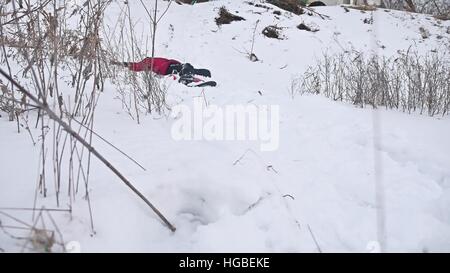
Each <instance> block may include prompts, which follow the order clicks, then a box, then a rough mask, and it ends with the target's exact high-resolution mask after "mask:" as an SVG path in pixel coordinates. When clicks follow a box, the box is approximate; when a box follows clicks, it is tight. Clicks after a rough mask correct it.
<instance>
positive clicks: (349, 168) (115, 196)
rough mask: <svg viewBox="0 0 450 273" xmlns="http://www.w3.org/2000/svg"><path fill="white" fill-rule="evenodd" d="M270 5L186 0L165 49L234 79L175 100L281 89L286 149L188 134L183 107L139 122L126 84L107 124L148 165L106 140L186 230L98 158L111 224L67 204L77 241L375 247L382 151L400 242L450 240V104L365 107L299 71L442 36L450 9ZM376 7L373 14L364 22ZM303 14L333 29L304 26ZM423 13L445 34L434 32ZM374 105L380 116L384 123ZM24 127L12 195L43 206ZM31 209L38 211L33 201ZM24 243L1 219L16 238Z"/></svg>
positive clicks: (427, 45)
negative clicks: (439, 107) (302, 9)
mask: <svg viewBox="0 0 450 273" xmlns="http://www.w3.org/2000/svg"><path fill="white" fill-rule="evenodd" d="M130 4H131V6H132V14H134V16H135V18H134V20H135V22H136V28H137V29H138V30H137V32H138V33H140V32H141V31H143V32H144V33H145V32H147V33H148V31H149V27H148V26H149V23H148V19H147V17H146V13H145V11H144V10H143V9H142V7H141V6H140V4H139V1H130ZM121 5H122V3H121V2H120V1H118V2H114V3H112V4H111V6H110V7H109V8H108V10H107V12H106V17H107V18H106V19H107V22H108V24H107V25H106V26H105V30H104V31H106V32H109V31H110V30H111V29H112V26H113V25H114V22H115V19H116V18H117V17H118V15H119V13H120V12H121V10H120V8H119V7H120V6H121ZM221 6H226V7H227V8H228V9H229V11H230V12H232V13H235V14H238V15H240V16H242V17H244V18H245V19H246V20H245V21H240V22H233V23H231V24H229V25H223V26H221V27H218V26H217V25H216V24H215V22H214V18H215V17H216V16H217V12H218V9H219V8H220V7H221ZM270 7H271V8H273V9H270V10H266V9H264V8H258V7H254V6H251V5H248V4H247V3H245V2H243V1H242V2H241V1H224V0H223V1H222V0H219V1H213V2H210V3H202V4H198V5H194V6H189V5H177V4H174V5H173V6H172V7H171V8H170V10H169V11H168V13H167V15H166V16H165V17H164V18H163V19H162V21H161V25H160V26H159V29H158V38H157V44H158V48H157V50H156V52H157V55H159V56H163V57H170V58H174V59H178V60H180V61H183V62H190V63H192V64H193V65H195V66H196V67H206V68H210V70H211V72H212V74H213V78H214V80H216V81H217V82H218V83H219V84H218V86H217V87H216V88H205V89H204V91H203V92H202V89H192V88H187V87H185V86H183V85H180V84H178V83H176V82H174V81H173V80H172V79H165V81H166V83H167V84H168V85H170V88H169V103H170V104H171V105H172V106H173V105H175V104H177V103H185V104H187V105H190V104H191V103H192V101H193V99H194V98H196V97H199V96H201V97H202V98H204V99H205V100H206V101H207V102H208V103H210V104H215V105H218V106H225V105H234V104H256V105H272V104H276V105H279V106H280V142H279V149H278V150H276V151H273V152H261V151H260V150H259V143H257V142H251V141H203V140H200V141H189V142H187V141H175V140H173V138H172V137H171V126H172V124H173V122H174V120H173V119H172V118H159V117H156V116H145V117H144V118H143V121H142V122H141V124H140V125H137V124H136V123H135V122H134V121H132V120H131V119H130V118H129V116H128V115H127V114H126V113H124V112H123V111H122V110H121V103H120V101H118V100H116V99H114V98H115V96H116V91H115V90H114V87H113V86H112V85H110V86H109V87H108V88H106V91H105V93H104V94H103V95H102V97H101V99H100V103H99V107H98V110H97V111H98V112H97V114H96V131H97V132H98V133H99V134H101V135H102V136H103V137H105V138H106V139H108V140H110V141H111V142H112V143H114V144H115V145H116V146H118V147H121V148H122V149H123V150H125V151H126V152H127V153H128V154H130V155H132V156H133V157H134V158H135V159H137V160H138V161H139V162H140V163H141V164H143V165H144V166H145V167H146V168H147V169H148V170H147V171H146V172H144V171H142V170H140V169H139V168H137V167H136V166H135V165H133V164H132V163H130V162H129V161H127V160H126V159H124V157H123V156H122V155H121V154H119V153H117V152H116V151H114V150H112V149H111V148H110V147H109V146H107V145H105V144H104V143H102V142H101V141H100V140H96V141H95V145H96V147H98V150H100V151H101V152H102V153H103V154H105V156H107V157H108V158H109V159H111V161H112V162H113V163H115V164H116V165H117V166H118V167H119V168H120V169H121V170H122V171H123V173H124V174H125V176H127V177H129V178H130V179H131V180H132V181H133V182H134V183H135V185H136V186H137V187H138V188H139V189H140V190H142V192H143V193H144V194H145V195H146V196H147V197H148V198H149V199H150V200H152V201H153V202H154V203H155V204H156V205H157V206H158V207H159V208H160V209H161V210H162V212H163V213H164V214H165V215H166V216H167V217H168V218H169V219H170V220H171V221H172V222H173V223H174V224H175V226H176V227H177V231H176V233H171V232H170V231H169V230H168V229H167V228H166V227H165V226H163V225H162V224H161V223H160V221H159V220H158V219H157V217H156V216H155V215H154V214H153V213H152V212H151V211H150V210H149V209H148V207H146V206H145V204H143V203H142V202H141V201H140V200H138V199H137V198H136V197H135V196H134V195H133V194H132V193H130V192H129V190H128V189H127V188H125V187H124V186H123V185H122V184H121V183H119V182H118V179H117V178H116V177H114V176H113V175H112V174H111V173H110V172H109V170H107V169H106V168H104V167H103V166H102V165H101V164H100V163H98V162H93V166H94V167H93V171H92V172H91V182H90V187H91V202H92V207H93V217H94V225H95V234H92V232H91V231H90V227H89V225H90V224H89V214H88V213H87V209H86V206H87V205H86V201H85V200H83V199H82V198H81V197H80V198H79V199H78V200H76V203H75V206H74V210H73V216H72V217H70V216H69V215H66V214H61V213H60V214H58V213H53V217H54V218H55V219H56V220H57V222H58V226H59V228H60V230H61V231H62V233H63V234H64V240H65V241H67V242H68V241H77V242H79V243H80V245H81V250H82V251H130V252H134V251H158V252H160V251H162V252H172V251H178V252H180V251H187V252H189V251H212V252H227V251H233V252H234V251H237V252H248V251H250V252H263V251H277V252H301V251H308V252H315V251H318V249H317V245H319V246H320V249H321V250H322V251H325V252H331V251H355V252H364V251H367V247H368V246H370V245H372V244H371V242H373V241H375V240H377V214H376V211H377V210H376V208H377V207H376V206H377V203H376V201H375V197H376V194H375V178H376V177H375V172H374V158H376V156H375V155H377V156H378V157H379V158H380V159H381V167H382V169H381V172H380V173H379V175H380V177H381V181H382V182H383V186H384V193H385V194H384V202H385V229H386V238H385V239H386V250H387V251H414V252H415V251H450V168H449V166H450V141H448V139H450V119H449V118H448V117H442V118H436V117H435V118H430V117H427V116H421V115H418V114H411V115H407V114H404V113H399V112H396V111H387V110H382V109H380V110H372V109H359V108H355V107H353V106H352V105H347V104H343V103H338V102H333V101H331V100H329V99H326V98H323V97H321V96H295V97H294V98H292V97H291V96H290V94H289V87H290V85H291V80H292V78H293V77H295V76H298V75H299V74H301V73H302V72H303V71H304V70H305V69H306V67H307V66H308V65H310V64H313V63H314V60H315V58H318V57H320V56H321V54H322V53H323V52H324V51H326V50H328V51H329V52H336V51H340V50H342V49H355V50H361V51H374V52H377V53H378V54H380V55H386V56H392V55H393V54H396V53H397V52H398V51H405V50H407V49H408V48H409V47H410V46H414V47H415V48H416V49H417V50H418V51H419V52H421V53H426V52H430V51H431V50H441V49H442V48H444V46H445V44H448V43H449V39H450V36H449V34H447V33H446V31H447V28H448V27H450V22H448V21H447V22H439V23H438V22H437V21H436V20H435V19H433V18H432V17H428V16H425V15H416V14H414V15H411V14H407V13H402V12H397V11H389V12H387V11H384V10H377V11H375V12H373V13H371V12H366V13H362V12H360V11H358V10H350V11H349V12H346V11H345V10H344V9H343V8H342V7H339V6H334V7H320V8H316V10H317V11H318V12H320V13H323V14H326V15H328V16H330V18H331V19H330V20H323V19H321V18H320V17H318V16H308V15H307V14H304V15H301V16H296V15H292V14H290V13H287V12H284V11H282V13H281V15H276V14H273V11H274V10H279V9H277V8H276V7H273V6H270ZM371 16H373V20H374V23H373V24H365V23H363V20H364V19H365V18H370V17H371ZM411 17H414V19H412V18H411ZM257 20H260V22H259V23H258V28H257V32H256V33H257V35H256V39H255V44H254V53H255V54H256V55H257V56H258V58H259V59H260V61H259V62H251V61H249V60H248V59H247V58H246V56H245V54H244V53H245V52H246V51H249V50H250V48H251V44H252V34H253V29H254V26H255V24H256V22H257ZM301 22H304V23H306V24H308V25H312V26H315V27H317V28H318V29H319V31H318V32H315V33H312V32H307V31H301V30H299V29H297V28H296V26H297V25H298V24H299V23H301ZM272 24H276V25H278V26H279V27H282V33H283V35H284V37H285V39H283V40H276V39H270V38H267V37H265V36H263V35H262V34H260V33H261V31H262V29H263V28H264V27H266V26H268V25H272ZM108 26H109V27H108ZM421 26H424V27H425V28H426V29H427V30H428V31H429V32H430V33H431V37H429V38H428V39H423V38H422V37H421V35H420V32H419V27H421ZM438 35H441V36H443V37H442V38H438ZM243 52H244V53H243ZM374 118H375V120H377V121H378V122H379V130H376V131H375V130H374ZM375 128H376V127H375ZM15 130H16V128H15V124H13V123H10V122H8V121H7V119H6V118H4V117H2V118H1V119H0V132H1V134H0V151H1V154H2V155H1V157H0V207H32V206H33V199H34V194H35V192H34V189H35V182H36V170H37V168H38V158H37V157H38V153H39V149H38V148H37V147H34V146H33V145H32V144H31V143H30V141H29V138H28V136H27V135H26V134H25V133H23V134H21V135H19V136H18V135H17V134H16V133H15ZM375 138H377V141H375ZM24 159H26V161H25V162H24ZM24 165H25V166H24ZM24 169H25V170H26V171H23V170H24ZM38 204H39V205H42V204H45V205H46V207H55V206H56V205H55V202H54V198H52V196H50V197H49V198H48V199H47V200H43V198H41V197H39V198H38ZM63 207H64V206H63ZM17 216H18V217H22V218H23V219H26V220H27V221H29V220H30V219H31V218H30V214H29V213H28V214H27V213H26V212H20V213H18V214H17ZM312 234H313V235H314V238H315V239H316V241H317V243H316V242H314V239H313V236H312ZM20 247H21V245H20V244H18V243H17V242H16V241H15V240H11V238H10V237H8V236H6V235H4V234H3V233H0V248H2V249H4V250H6V251H18V250H20Z"/></svg>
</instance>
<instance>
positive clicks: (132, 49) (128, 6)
mask: <svg viewBox="0 0 450 273" xmlns="http://www.w3.org/2000/svg"><path fill="white" fill-rule="evenodd" d="M126 5H127V9H128V23H129V25H130V39H131V59H134V58H135V57H136V55H135V54H134V28H133V24H132V21H131V10H130V3H129V2H127V3H126ZM132 77H133V82H136V77H135V76H134V74H133V75H132ZM136 92H137V90H136V89H135V90H133V99H134V108H135V110H136V120H137V123H138V124H139V123H140V122H139V108H138V104H137V95H136Z"/></svg>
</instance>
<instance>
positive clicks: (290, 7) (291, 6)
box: [267, 0, 305, 15]
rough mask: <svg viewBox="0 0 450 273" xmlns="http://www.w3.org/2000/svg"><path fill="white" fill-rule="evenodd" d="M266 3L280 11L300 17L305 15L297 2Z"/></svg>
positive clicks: (287, 0)
mask: <svg viewBox="0 0 450 273" xmlns="http://www.w3.org/2000/svg"><path fill="white" fill-rule="evenodd" d="M267 3H269V4H272V5H274V6H277V7H279V8H280V9H283V10H286V11H290V12H292V13H294V14H297V15H301V14H303V13H305V11H304V10H303V8H302V7H301V5H300V2H299V1H297V0H268V1H267Z"/></svg>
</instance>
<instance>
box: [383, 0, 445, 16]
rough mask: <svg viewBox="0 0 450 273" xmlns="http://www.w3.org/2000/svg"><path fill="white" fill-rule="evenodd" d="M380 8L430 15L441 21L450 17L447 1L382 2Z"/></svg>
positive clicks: (398, 0) (406, 0) (384, 0)
mask: <svg viewBox="0 0 450 273" xmlns="http://www.w3.org/2000/svg"><path fill="white" fill-rule="evenodd" d="M381 6H382V7H384V8H388V9H396V10H406V11H411V12H418V13H425V14H432V15H435V16H437V17H439V18H441V19H442V20H445V19H446V18H449V16H450V2H449V1H448V0H382V1H381ZM447 20H448V19H447Z"/></svg>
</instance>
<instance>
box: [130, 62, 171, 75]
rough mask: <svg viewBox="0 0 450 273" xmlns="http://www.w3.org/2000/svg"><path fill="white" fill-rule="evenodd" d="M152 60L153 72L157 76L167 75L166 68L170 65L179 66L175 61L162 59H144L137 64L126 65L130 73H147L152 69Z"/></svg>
mask: <svg viewBox="0 0 450 273" xmlns="http://www.w3.org/2000/svg"><path fill="white" fill-rule="evenodd" d="M152 60H153V72H155V73H156V74H159V75H167V68H168V67H169V65H171V64H179V63H180V62H179V61H177V60H169V59H164V58H145V59H143V60H142V61H140V62H138V63H128V68H129V69H130V70H132V71H136V72H139V71H148V70H150V69H151V67H152Z"/></svg>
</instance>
